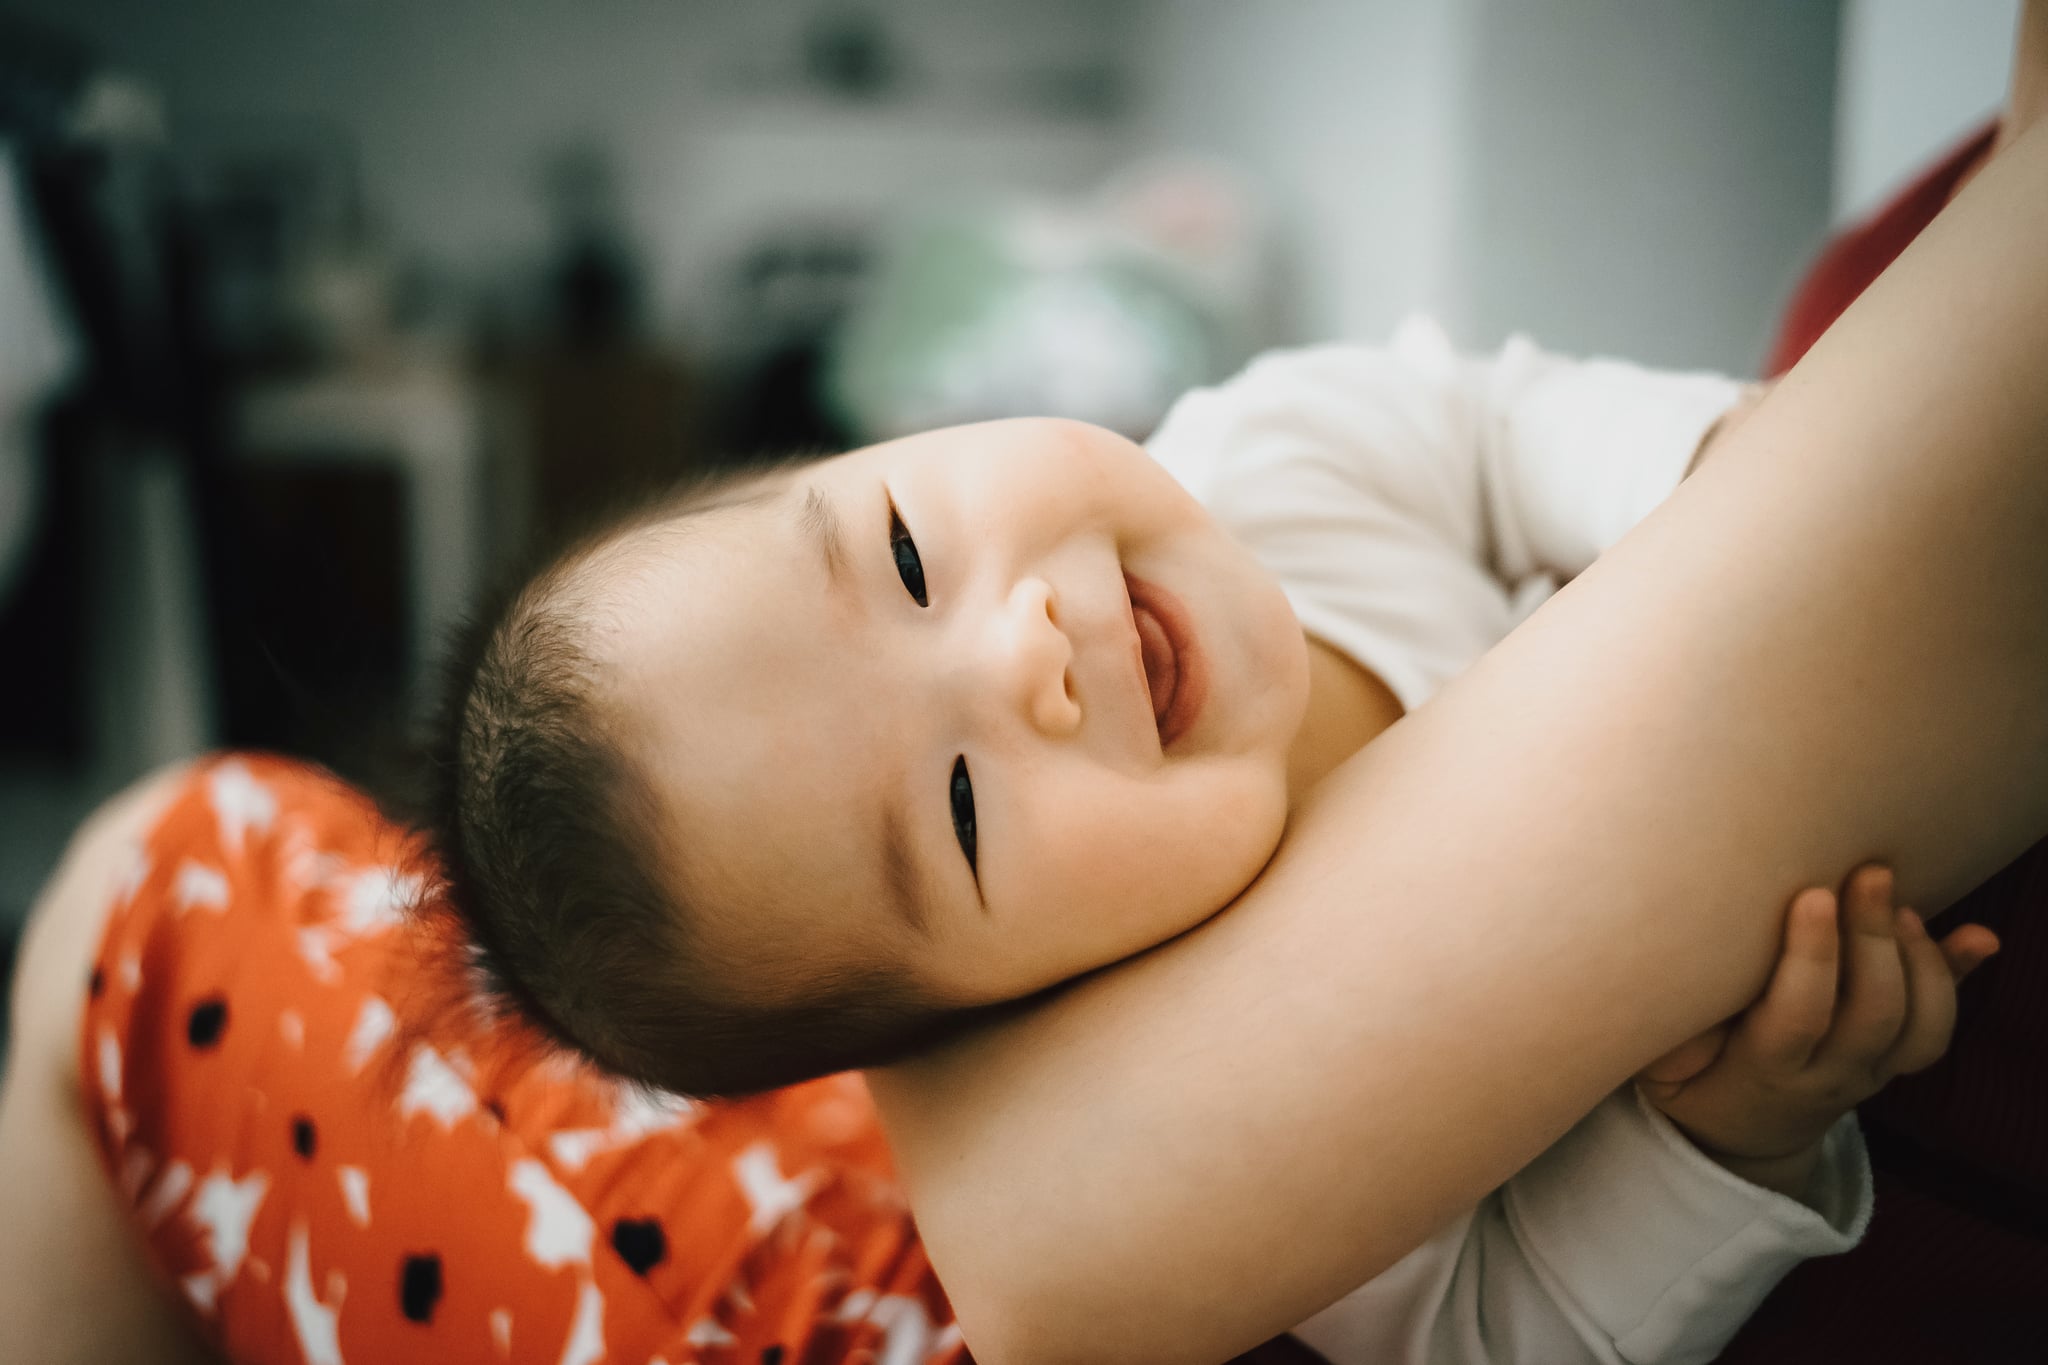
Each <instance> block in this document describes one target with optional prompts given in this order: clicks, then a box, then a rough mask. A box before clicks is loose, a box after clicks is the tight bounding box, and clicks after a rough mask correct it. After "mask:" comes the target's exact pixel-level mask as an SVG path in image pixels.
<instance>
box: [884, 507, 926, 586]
mask: <svg viewBox="0 0 2048 1365" xmlns="http://www.w3.org/2000/svg"><path fill="white" fill-rule="evenodd" d="M889 552H890V553H891V554H893V555H895V556H896V576H897V577H898V578H900V579H902V580H903V586H904V587H905V588H906V589H908V590H909V592H910V596H911V598H912V599H913V600H914V601H915V602H916V603H917V605H919V606H920V607H922V606H924V605H926V603H925V595H924V561H923V560H922V559H919V558H918V557H917V542H916V541H914V540H912V539H911V538H910V532H909V531H908V530H906V529H904V526H903V518H902V517H900V516H897V515H896V504H895V503H893V502H892V503H890V504H889Z"/></svg>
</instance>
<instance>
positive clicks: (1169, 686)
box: [1131, 602, 1180, 726]
mask: <svg viewBox="0 0 2048 1365" xmlns="http://www.w3.org/2000/svg"><path fill="white" fill-rule="evenodd" d="M1131 621H1132V623H1133V624H1135V625H1136V626H1137V628H1138V650H1139V653H1140V654H1141V655H1142V656H1143V658H1144V663H1145V687H1146V690H1147V691H1148V692H1150V693H1151V697H1152V723H1153V725H1155V726H1159V725H1161V724H1163V723H1164V721H1165V719H1166V713H1167V711H1168V710H1169V709H1170V708H1171V707H1172V706H1173V694H1174V690H1175V689H1176V688H1177V687H1178V686H1179V685H1180V659H1179V657H1178V656H1177V655H1176V654H1175V653H1174V652H1173V641H1172V640H1171V639H1170V638H1168V636H1167V634H1166V627H1165V626H1162V625H1160V624H1159V618H1158V617H1156V616H1154V615H1153V614H1152V613H1151V612H1150V611H1147V610H1146V609H1145V608H1144V607H1141V606H1139V605H1138V604H1137V603H1136V602H1133V603H1131Z"/></svg>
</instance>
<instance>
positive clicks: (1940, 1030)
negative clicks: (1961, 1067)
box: [1885, 910, 1956, 1073]
mask: <svg viewBox="0 0 2048 1365" xmlns="http://www.w3.org/2000/svg"><path fill="white" fill-rule="evenodd" d="M1898 920H1899V956H1900V957H1901V958H1902V959H1904V961H1905V964H1906V994H1907V1003H1906V1026H1905V1027H1904V1028H1903V1029H1901V1030H1900V1031H1899V1041H1898V1042H1897V1044H1895V1045H1894V1046H1893V1048H1892V1051H1891V1055H1890V1056H1888V1057H1887V1058H1885V1066H1886V1069H1888V1070H1890V1071H1892V1072H1895V1073H1904V1072H1912V1071H1921V1070H1924V1069H1925V1068H1927V1067H1930V1066H1933V1065H1934V1064H1935V1063H1936V1062H1938V1061H1940V1060H1941V1054H1942V1053H1944V1052H1946V1051H1948V1044H1949V1039H1950V1037H1951V1036H1952V1035H1953V1034H1954V1032H1955V1027H1956V975H1955V973H1954V971H1953V970H1952V969H1951V967H1950V965H1949V959H1948V958H1947V956H1946V955H1945V954H1944V953H1943V952H1942V949H1941V945H1940V944H1938V943H1936V942H1935V941H1934V940H1933V939H1932V938H1930V937H1928V934H1927V926H1926V925H1924V924H1922V923H1921V922H1920V917H1919V916H1918V915H1916V914H1914V913H1913V912H1912V911H1911V910H1901V911H1900V912H1899V915H1898Z"/></svg>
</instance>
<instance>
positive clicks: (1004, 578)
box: [585, 420, 1370, 1004]
mask: <svg viewBox="0 0 2048 1365" xmlns="http://www.w3.org/2000/svg"><path fill="white" fill-rule="evenodd" d="M892 504H893V506H894V509H895V514H896V518H897V520H898V521H899V522H900V531H899V530H895V529H892V521H891V512H890V509H891V506H892ZM820 505H822V506H823V507H825V508H829V509H830V512H829V517H828V518H827V517H820V516H818V515H816V513H815V509H816V508H817V507H819V506H820ZM807 508H810V509H813V510H812V513H811V514H809V515H807V511H806V509H807ZM827 519H829V521H830V522H831V523H832V524H833V525H834V526H836V531H835V533H834V534H833V535H832V536H831V537H830V538H829V541H821V538H820V536H819V535H818V534H817V532H816V529H815V528H816V526H817V524H818V523H819V522H820V521H821V520H827ZM892 537H893V538H894V539H893V541H892ZM828 547H829V548H828ZM828 561H829V562H830V563H832V564H834V565H836V566H837V567H836V569H834V568H828V567H827V563H828ZM899 561H901V562H899ZM913 565H914V566H915V567H914V568H913V567H911V566H913ZM1126 574H1129V575H1133V576H1135V577H1137V578H1139V579H1141V580H1143V581H1144V582H1147V583H1150V584H1153V585H1156V587H1157V588H1158V589H1161V590H1163V591H1165V592H1168V593H1172V594H1173V595H1174V596H1175V597H1176V598H1178V599H1179V600H1180V601H1181V602H1182V604H1183V605H1184V606H1185V608H1186V610H1187V613H1188V615H1189V617H1190V619H1191V620H1192V623H1193V635H1194V637H1195V639H1196V641H1197V642H1198V646H1197V648H1198V650H1199V653H1200V655H1201V658H1202V665H1203V669H1204V672H1205V675H1206V684H1207V686H1206V693H1205V700H1204V703H1203V705H1202V707H1201V710H1200V713H1199V714H1198V715H1197V716H1196V717H1195V719H1194V722H1193V724H1192V726H1191V728H1189V729H1188V730H1187V731H1186V732H1185V733H1183V734H1179V735H1177V736H1175V737H1173V740H1172V742H1171V743H1170V744H1167V745H1162V743H1161V731H1160V728H1159V726H1158V724H1157V723H1156V722H1155V717H1154V702H1153V698H1152V694H1151V691H1150V689H1149V687H1148V682H1147V673H1146V666H1145V664H1144V661H1143V648H1142V646H1141V642H1140V641H1141V636H1140V633H1139V628H1138V624H1137V622H1136V620H1135V619H1134V615H1133V610H1132V606H1131V601H1130V598H1129V596H1128V590H1127V587H1126V578H1125V575H1126ZM585 577H586V579H588V580H589V581H590V582H592V583H594V584H595V585H596V586H595V587H594V588H593V590H592V591H593V594H594V598H595V601H594V614H595V617H596V619H598V620H599V621H600V622H605V621H618V622H621V623H625V622H631V623H634V624H633V625H632V627H631V628H627V627H625V626H623V625H621V626H620V627H618V628H609V627H606V626H604V625H600V626H599V627H598V628H597V629H596V631H595V632H594V635H593V639H592V641H591V645H590V649H591V653H592V654H593V656H594V658H595V660H596V661H597V663H598V665H599V667H600V668H601V669H602V670H603V676H604V677H605V678H606V679H607V682H606V686H607V687H608V694H607V695H608V697H609V699H610V701H611V702H612V704H613V705H614V706H616V707H617V708H618V710H619V711H620V712H621V713H622V715H623V717H624V724H623V725H622V726H621V732H622V733H625V734H628V735H631V736H633V741H634V743H635V745H636V755H635V756H636V759H637V761H638V762H639V763H640V765H641V767H642V769H643V771H644V772H645V773H646V774H647V775H648V776H649V778H650V780H651V781H652V783H653V785H654V786H655V788H656V790H657V791H658V792H660V793H661V796H662V802H663V808H664V810H665V812H666V813H667V815H668V817H669V822H670V826H671V828H672V830H673V831H674V833H673V836H672V840H671V848H672V850H673V857H672V864H673V866H672V874H673V875H674V877H675V878H676V880H677V881H678V882H679V884H680V886H681V888H682V894H683V896H684V897H685V898H686V901H687V902H688V903H690V904H693V905H696V906H703V907H714V908H712V909H709V910H705V911H702V912H701V913H700V915H699V922H700V924H701V927H702V929H703V931H704V932H706V933H707V934H709V935H710V936H711V938H712V940H713V943H714V945H715V946H714V949H713V951H714V952H717V951H723V952H724V954H725V955H726V956H727V957H728V958H729V960H731V961H733V962H734V964H735V966H734V968H733V970H734V972H735V973H736V974H737V975H738V976H739V977H740V978H741V979H744V980H749V981H750V982H753V983H757V988H761V987H770V988H772V984H773V982H774V981H775V980H776V979H778V978H777V977H776V976H775V969H774V967H773V966H772V962H773V955H774V954H777V953H778V952H782V945H786V944H790V943H801V944H802V945H803V955H802V956H803V962H804V963H805V964H809V965H812V966H815V964H817V963H820V962H836V963H847V964H858V963H859V962H862V961H864V960H868V959H871V958H872V957H874V956H877V955H886V956H888V957H889V958H890V959H891V960H893V961H900V962H907V963H908V964H909V965H910V966H911V967H912V969H913V970H914V971H915V972H916V974H917V976H918V979H919V980H920V981H921V982H922V983H923V984H924V985H925V987H926V988H927V989H928V990H930V991H931V992H932V993H933V994H934V995H935V996H936V997H937V998H939V999H941V1000H945V1001H948V1002H953V1003H959V1004H972V1003H980V1002H988V1001H998V1000H1008V999H1015V998H1018V997H1021V996H1024V995H1028V994H1030V993H1032V992H1034V991H1036V990H1038V989H1040V988H1042V987H1045V986H1048V985H1051V984H1053V983H1055V982H1059V981H1063V980H1066V979H1068V978H1070V977H1073V976H1075V975H1078V974H1080V973H1082V972H1085V971H1087V970H1089V969H1092V968H1095V967H1099V966H1101V965H1103V964H1105V963H1109V962H1114V961H1117V960H1118V959H1121V958H1123V957H1127V956H1129V955H1130V954H1132V953H1134V952H1137V951H1139V950H1141V949H1144V948H1148V947H1150V946H1152V945H1153V944H1155V943H1158V942H1160V941H1162V940H1164V939H1167V938H1171V937H1173V936H1174V935H1175V934H1178V933H1180V932H1181V931H1183V930H1185V929H1187V928H1188V927H1189V926H1190V925H1192V924H1194V923H1197V922H1199V921H1200V920H1202V919H1204V918H1207V917H1208V916H1209V915H1210V914H1213V913H1214V912H1215V911H1216V910H1218V909H1220V908H1221V907H1222V906H1223V905H1225V904H1227V903H1228V902H1229V901H1230V899H1231V898H1232V897H1233V896H1234V895H1236V894H1237V892H1238V891H1239V890H1241V889H1242V888H1243V887H1244V886H1245V885H1246V884H1248V883H1249V882H1250V881H1251V879H1252V878H1253V877H1254V876H1255V875H1256V874H1257V872H1258V870H1259V868H1260V867H1261V866H1262V865H1263V864H1264V863H1265V861H1266V859H1267V858H1268V857H1269V856H1270V855H1271V854H1272V851H1273V848H1274V847H1275V845H1276V844H1277V843H1278V842H1279V838H1280V834H1281V830H1282V828H1283V826H1284V825H1285V822H1286V817H1287V811H1288V808H1289V806H1290V804H1291V802H1292V800H1293V799H1294V797H1295V796H1296V795H1297V794H1298V788H1299V785H1300V784H1301V783H1303V782H1305V781H1309V780H1312V779H1313V777H1314V776H1315V765H1314V764H1313V763H1311V762H1309V761H1308V760H1306V759H1302V758H1296V757H1294V756H1293V750H1294V747H1295V745H1296V741H1297V738H1298V736H1299V735H1301V734H1302V733H1303V732H1304V727H1303V717H1304V713H1305V710H1306V708H1307V705H1308V701H1309V692H1310V685H1311V677H1312V674H1311V666H1310V663H1309V657H1310V655H1309V647H1308V644H1307V642H1306V641H1305V640H1304V637H1303V635H1302V633H1301V629H1300V627H1299V625H1298V624H1296V622H1295V620H1294V616H1293V613H1292V611H1291V610H1290V609H1289V607H1288V605H1287V602H1286V599H1285V598H1284V597H1283V596H1282V594H1281V592H1280V589H1279V586H1278V584H1277V583H1276V582H1275V581H1274V580H1273V578H1272V577H1271V575H1270V574H1268V573H1267V572H1266V571H1265V570H1264V569H1263V568H1261V567H1260V566H1259V565H1258V564H1257V562H1256V561H1254V560H1253V559H1252V557H1251V555H1250V554H1249V553H1248V552H1247V551H1246V550H1245V549H1244V548H1243V547H1242V546H1240V545H1239V544H1238V543H1237V542H1236V541H1234V540H1232V539H1231V538H1230V537H1229V536H1228V535H1227V534H1226V533H1225V532H1224V531H1223V530H1222V529H1221V528H1220V527H1219V526H1218V525H1217V523H1216V522H1215V520H1214V519H1213V518H1212V517H1211V516H1210V515H1209V514H1208V512H1207V511H1206V510H1204V509H1203V508H1202V507H1201V506H1200V504H1198V503H1197V502H1195V500H1194V499H1193V498H1192V497H1190V496H1189V495H1188V494H1187V493H1186V492H1185V491H1183V490H1182V489H1181V488H1180V486H1179V485H1178V484H1177V483H1175V482H1174V481H1173V479H1172V478H1171V476H1169V475H1168V474H1167V473H1166V472H1165V471H1164V470H1163V469H1162V468H1161V467H1160V466H1159V465H1158V464H1157V463H1156V462H1154V461H1153V460H1152V459H1151V457H1150V456H1148V455H1147V454H1146V453H1145V452H1144V450H1143V449H1142V448H1140V447H1138V446H1136V445H1134V444H1132V443H1131V442H1129V441H1126V440H1124V439H1122V438H1120V437H1118V436H1116V435H1115V434H1113V433H1111V432H1108V431H1105V430H1102V429H1100V428H1096V427H1091V426H1086V425H1083V424H1080V423H1073V422H1063V421H1052V420H1019V421H1010V422H995V423H986V424H981V425H977V426H971V427H964V428H953V429H948V430H944V431H938V432H931V433H927V434H924V435H920V436H914V437H910V438H907V439H904V440H899V441H893V442H889V443H887V444H884V445H880V446H874V447H870V448H868V449H865V450H860V451H855V452H853V453H851V454H847V455H843V456H840V457H837V458H835V459H832V460H828V461H825V462H822V463H820V464H817V465H813V466H808V467H806V468H804V469H802V470H800V471H798V472H797V473H795V474H793V475H791V476H788V477H786V478H784V479H782V480H780V481H779V482H778V483H777V484H776V485H774V486H772V487H771V488H769V489H768V490H766V495H765V496H764V497H762V498H760V499H758V500H755V501H753V502H751V503H750V504H749V505H747V506H745V507H742V508H739V509H736V510H730V511H722V512H719V513H716V514H713V515H712V516H710V517H709V518H702V517H700V518H695V519H691V520H689V521H686V522H684V523H682V524H680V525H664V526H657V527H654V528H651V529H649V530H646V531H643V532H640V533H638V534H636V535H634V536H632V537H630V538H628V539H627V540H626V541H624V542H621V543H619V544H618V545H616V546H614V547H612V548H611V549H610V550H609V551H607V552H605V553H604V554H603V555H601V556H600V557H599V559H598V560H597V561H595V562H593V563H592V564H590V565H589V566H587V568H586V570H585ZM913 584H915V585H916V586H917V587H918V588H919V589H921V591H922V592H923V594H924V596H925V604H924V605H919V603H918V601H917V600H916V596H915V595H914V593H913V591H912V585H913ZM648 622H653V623H655V624H653V625H652V627H651V628H650V627H649V626H648V625H647V624H646V623H648ZM1191 652H1192V651H1191ZM1159 671H1162V672H1163V670H1159ZM1330 672H1331V670H1330V665H1329V663H1328V662H1327V661H1325V662H1323V663H1321V664H1319V665H1317V667H1316V673H1315V676H1318V677H1322V678H1323V679H1324V686H1325V688H1326V689H1327V688H1329V687H1330V685H1331V683H1330V678H1329V676H1328V675H1329V674H1330ZM1354 673H1355V670H1354ZM1346 681H1347V683H1348V685H1349V686H1350V687H1352V688H1353V689H1367V690H1369V687H1370V684H1368V683H1366V681H1365V679H1364V678H1363V677H1362V676H1351V677H1347V679H1346ZM1324 730H1325V727H1324V723H1323V722H1322V721H1320V720H1319V721H1318V724H1317V726H1316V727H1314V728H1313V730H1312V731H1311V732H1310V735H1309V742H1311V743H1316V744H1325V743H1327V742H1328V741H1329V737H1328V736H1327V735H1326V734H1325V733H1324ZM1354 747H1355V746H1354ZM1343 752H1349V750H1348V749H1345V750H1343ZM959 760H964V762H965V770H966V774H967V776H968V778H969V781H970V783H971V790H972V805H973V827H974V850H975V852H974V860H973V862H972V863H970V861H969V858H968V856H967V853H966V850H965V847H964V846H963V843H962V841H961V838H960V829H959V828H958V827H957V823H956V819H955V816H956V815H957V814H958V812H957V811H956V809H955V805H954V802H953V800H952V799H951V798H952V777H953V774H954V771H955V765H956V761H959ZM892 810H893V811H895V812H897V816H896V818H897V820H898V821H899V822H900V827H901V829H902V831H903V849H904V853H905V859H904V861H905V863H906V864H907V876H906V877H905V878H904V881H906V882H907V883H909V884H910V885H912V886H915V885H918V884H921V885H922V886H923V888H924V894H922V895H909V896H906V895H905V894H904V890H905V888H904V887H903V886H900V885H898V884H897V883H896V882H895V881H892V879H891V878H890V877H889V875H888V872H887V869H888V866H889V863H890V858H889V856H888V855H887V853H886V852H885V847H886V844H885V839H884V837H883V835H882V832H881V831H882V829H883V827H884V821H885V816H886V814H887V813H888V812H890V811H892ZM912 903H918V904H921V905H922V906H923V913H922V914H921V915H918V916H917V917H916V918H917V920H918V921H919V922H918V923H916V924H914V925H913V924H912V923H911V922H910V919H911V916H910V915H908V914H907V913H906V906H907V905H909V904H912ZM783 955H784V956H787V954H786V953H783Z"/></svg>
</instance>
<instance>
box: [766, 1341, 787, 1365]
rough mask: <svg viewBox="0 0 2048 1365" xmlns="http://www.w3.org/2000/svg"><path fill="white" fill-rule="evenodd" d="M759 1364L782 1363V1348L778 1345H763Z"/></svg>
mask: <svg viewBox="0 0 2048 1365" xmlns="http://www.w3.org/2000/svg"><path fill="white" fill-rule="evenodd" d="M761 1365H782V1348H781V1347H780V1346H763V1347H762V1348H761Z"/></svg>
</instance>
